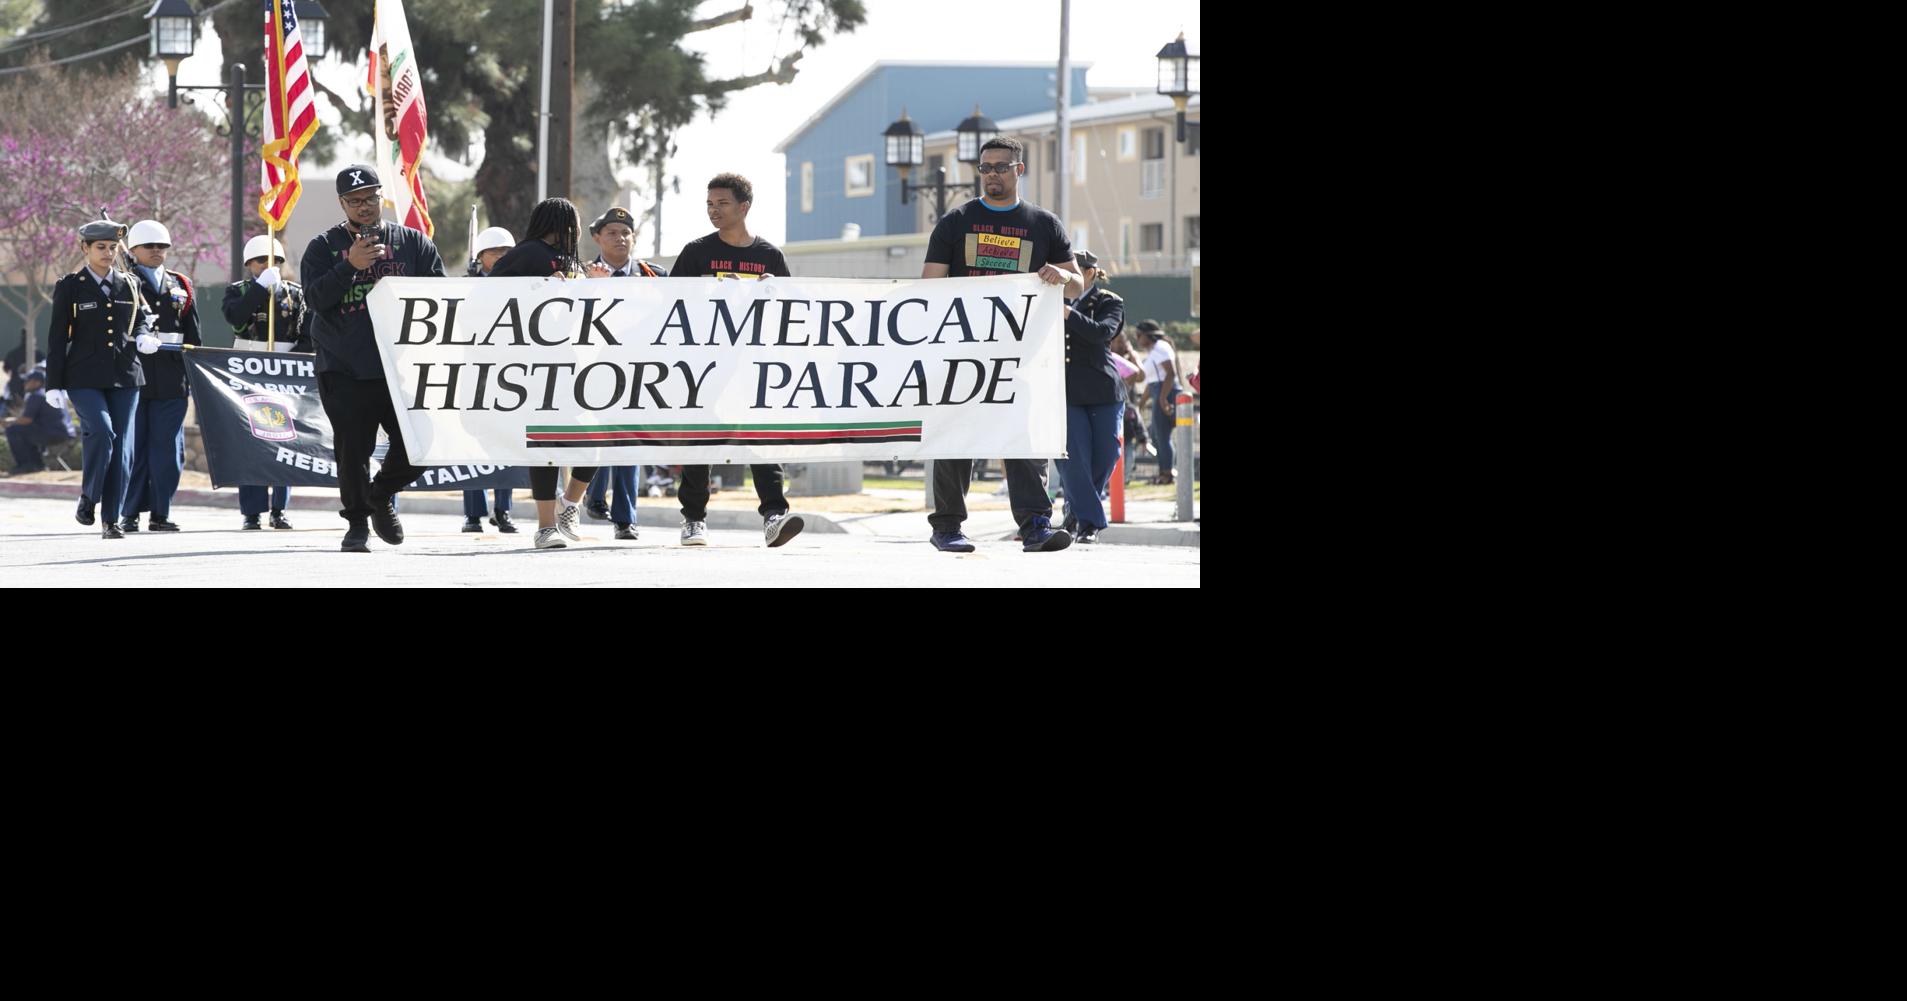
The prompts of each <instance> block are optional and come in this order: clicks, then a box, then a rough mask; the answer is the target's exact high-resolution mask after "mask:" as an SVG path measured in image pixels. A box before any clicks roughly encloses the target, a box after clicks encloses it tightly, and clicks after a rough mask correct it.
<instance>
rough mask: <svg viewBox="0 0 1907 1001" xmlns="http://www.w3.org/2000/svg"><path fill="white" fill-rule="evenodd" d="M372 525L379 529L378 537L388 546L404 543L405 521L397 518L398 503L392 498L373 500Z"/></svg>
mask: <svg viewBox="0 0 1907 1001" xmlns="http://www.w3.org/2000/svg"><path fill="white" fill-rule="evenodd" d="M371 527H372V528H373V529H375V530H376V531H377V537H378V538H380V539H383V540H384V544H385V545H387V546H401V545H403V544H404V523H403V522H401V521H398V520H397V505H395V504H393V503H391V498H389V497H386V498H384V499H383V500H382V501H377V500H373V501H371Z"/></svg>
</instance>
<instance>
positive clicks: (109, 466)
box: [66, 386, 139, 522]
mask: <svg viewBox="0 0 1907 1001" xmlns="http://www.w3.org/2000/svg"><path fill="white" fill-rule="evenodd" d="M66 398H67V399H69V400H72V401H73V409H74V411H76V412H77V413H78V414H79V426H80V432H79V437H80V466H81V468H83V469H84V470H85V474H84V475H83V477H82V478H81V481H80V487H79V495H80V497H81V498H82V499H84V500H85V501H86V502H87V503H89V504H98V505H99V506H100V512H99V516H100V517H102V518H104V519H106V520H107V521H109V522H111V521H118V520H119V506H120V504H121V503H122V502H124V501H125V499H126V484H127V483H128V481H130V480H131V479H132V450H133V448H134V446H136V445H137V444H138V442H137V441H136V440H135V439H134V437H133V434H134V430H133V423H132V416H133V412H134V411H135V410H138V409H139V388H138V387H137V386H135V387H133V388H131V389H69V390H67V391H66Z"/></svg>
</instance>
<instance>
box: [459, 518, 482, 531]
mask: <svg viewBox="0 0 1907 1001" xmlns="http://www.w3.org/2000/svg"><path fill="white" fill-rule="evenodd" d="M464 531H466V532H481V531H483V522H481V521H478V520H477V519H475V518H465V519H464Z"/></svg>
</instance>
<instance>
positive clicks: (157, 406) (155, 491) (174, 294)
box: [119, 219, 204, 532]
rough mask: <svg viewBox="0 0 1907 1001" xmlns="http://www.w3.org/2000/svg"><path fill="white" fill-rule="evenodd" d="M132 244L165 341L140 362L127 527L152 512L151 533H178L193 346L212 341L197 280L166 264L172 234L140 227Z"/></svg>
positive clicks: (137, 275)
mask: <svg viewBox="0 0 1907 1001" xmlns="http://www.w3.org/2000/svg"><path fill="white" fill-rule="evenodd" d="M126 242H127V243H128V244H130V245H131V247H132V273H131V274H129V275H128V277H130V278H132V279H133V284H134V285H137V286H138V288H139V294H140V296H141V298H142V299H143V301H144V305H145V308H146V311H147V312H149V313H150V314H151V315H152V316H153V317H154V319H155V321H156V322H155V323H154V326H153V334H154V335H155V336H157V337H158V338H159V350H158V351H156V352H154V353H153V354H150V355H147V356H146V357H144V358H142V359H140V365H141V367H143V368H144V369H145V372H146V386H145V388H144V389H142V390H140V391H139V406H138V407H137V408H136V409H134V411H133V434H132V436H133V440H134V441H135V442H136V444H137V447H136V448H134V449H133V453H132V472H131V478H130V479H129V480H127V482H126V503H125V505H124V507H123V510H122V517H121V519H120V524H119V527H120V529H121V530H122V531H126V532H137V531H139V514H140V512H142V511H150V512H151V513H152V514H151V518H150V519H149V520H148V521H147V523H146V527H147V528H148V529H150V530H151V531H154V532H176V531H178V530H179V526H177V525H175V524H173V523H172V521H171V519H170V518H169V517H168V516H169V515H170V514H171V513H172V495H173V494H175V493H177V492H178V490H179V474H180V473H182V472H184V471H185V408H186V403H187V401H188V399H189V398H190V396H191V388H192V387H191V386H190V384H189V383H188V381H187V379H186V375H185V345H187V344H190V345H193V346H194V347H196V346H198V345H200V344H202V343H204V342H203V341H201V340H200V339H199V307H198V303H197V301H196V297H195V296H194V295H193V294H192V282H191V280H190V279H188V278H187V277H186V276H184V275H182V274H180V273H178V272H177V271H172V270H169V269H168V268H167V267H166V252H167V251H169V250H171V249H172V235H171V234H170V233H168V232H166V228H165V227H164V226H162V225H160V224H159V221H158V220H157V219H145V220H142V221H140V222H136V223H133V225H132V231H131V232H130V233H128V234H127V236H126Z"/></svg>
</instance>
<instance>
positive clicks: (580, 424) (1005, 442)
mask: <svg viewBox="0 0 1907 1001" xmlns="http://www.w3.org/2000/svg"><path fill="white" fill-rule="evenodd" d="M367 303H368V305H369V308H370V314H371V321H372V323H373V325H374V326H375V328H376V336H377V340H378V350H379V353H380V355H381V356H382V358H383V362H384V375H385V378H386V380H387V382H388V385H389V387H390V391H391V402H392V404H393V405H394V406H395V407H396V410H397V415H398V423H399V425H400V426H401V427H402V429H403V433H404V443H405V445H406V447H407V448H408V449H409V452H410V458H411V461H412V462H414V463H417V464H419V465H451V464H458V463H483V464H492V465H524V466H529V465H577V466H609V465H636V464H638V463H652V464H657V465H670V464H677V463H774V462H788V461H803V462H815V461H827V460H853V459H886V460H895V459H972V458H984V459H1045V458H1057V457H1059V456H1061V455H1063V454H1064V452H1065V447H1066V384H1065V369H1064V362H1065V359H1064V353H1065V343H1064V337H1065V332H1064V327H1063V317H1064V301H1063V300H1062V299H1061V296H1060V287H1059V286H1057V285H1047V284H1044V283H1042V282H1041V281H1040V280H1039V277H1038V276H1037V275H1003V276H989V277H977V278H943V279H934V280H921V279H915V280H907V281H889V280H858V279H846V278H774V277H771V278H768V279H766V280H762V281H754V280H737V279H731V278H587V279H564V278H560V277H552V278H396V277H393V278H386V279H384V280H383V281H380V282H378V284H377V286H376V288H374V289H373V290H372V292H371V295H370V298H369V299H368V300H367Z"/></svg>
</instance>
